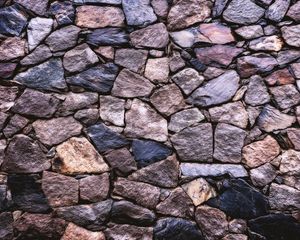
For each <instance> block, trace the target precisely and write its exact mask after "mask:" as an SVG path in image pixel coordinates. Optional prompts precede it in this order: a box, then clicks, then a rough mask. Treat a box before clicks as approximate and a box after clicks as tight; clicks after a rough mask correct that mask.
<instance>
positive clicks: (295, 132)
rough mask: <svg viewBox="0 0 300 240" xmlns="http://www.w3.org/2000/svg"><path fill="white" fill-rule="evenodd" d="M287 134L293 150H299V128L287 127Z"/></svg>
mask: <svg viewBox="0 0 300 240" xmlns="http://www.w3.org/2000/svg"><path fill="white" fill-rule="evenodd" d="M287 135H288V138H289V140H290V141H291V142H292V144H293V145H294V148H295V150H300V129H298V128H289V129H287Z"/></svg>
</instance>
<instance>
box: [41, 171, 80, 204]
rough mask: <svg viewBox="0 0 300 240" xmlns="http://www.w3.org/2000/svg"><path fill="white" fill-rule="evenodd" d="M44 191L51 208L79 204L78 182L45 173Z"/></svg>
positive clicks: (43, 180) (62, 176)
mask: <svg viewBox="0 0 300 240" xmlns="http://www.w3.org/2000/svg"><path fill="white" fill-rule="evenodd" d="M42 189H43V192H44V193H45V195H46V197H47V200H48V203H49V205H50V206H51V207H62V206H70V205H75V204H77V203H78V189H79V186H78V181H77V180H76V179H74V178H72V177H67V176H64V175H61V174H57V173H53V172H47V171H45V172H43V179H42Z"/></svg>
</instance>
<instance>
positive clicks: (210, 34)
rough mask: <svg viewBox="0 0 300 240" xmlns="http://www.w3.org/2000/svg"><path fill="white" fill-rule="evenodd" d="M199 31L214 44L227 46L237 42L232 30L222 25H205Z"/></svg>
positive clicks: (201, 25)
mask: <svg viewBox="0 0 300 240" xmlns="http://www.w3.org/2000/svg"><path fill="white" fill-rule="evenodd" d="M199 30H200V32H201V33H202V34H203V35H204V36H205V37H207V38H208V39H209V41H210V42H211V43H213V44H226V43H230V42H233V41H234V40H235V39H234V36H233V35H232V33H231V29H230V28H229V27H226V26H224V25H222V24H220V23H203V24H200V26H199Z"/></svg>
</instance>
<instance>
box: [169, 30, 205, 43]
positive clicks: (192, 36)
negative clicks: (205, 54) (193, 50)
mask: <svg viewBox="0 0 300 240" xmlns="http://www.w3.org/2000/svg"><path fill="white" fill-rule="evenodd" d="M170 35H171V37H172V39H173V41H174V42H175V43H176V44H177V45H179V46H180V47H182V48H190V47H192V46H193V45H195V44H196V43H210V40H209V39H208V38H207V37H205V36H204V35H203V34H201V33H200V30H199V27H198V28H197V27H192V28H187V29H184V30H181V31H177V32H170Z"/></svg>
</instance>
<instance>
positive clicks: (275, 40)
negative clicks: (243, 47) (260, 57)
mask: <svg viewBox="0 0 300 240" xmlns="http://www.w3.org/2000/svg"><path fill="white" fill-rule="evenodd" d="M282 47H283V41H282V40H281V39H280V38H279V37H278V36H276V35H273V36H267V37H261V38H258V39H254V40H252V41H250V43H249V48H250V49H252V50H254V51H276V52H278V51H280V50H281V48H282Z"/></svg>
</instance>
